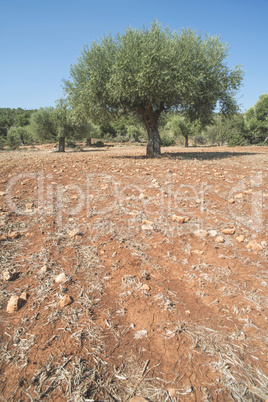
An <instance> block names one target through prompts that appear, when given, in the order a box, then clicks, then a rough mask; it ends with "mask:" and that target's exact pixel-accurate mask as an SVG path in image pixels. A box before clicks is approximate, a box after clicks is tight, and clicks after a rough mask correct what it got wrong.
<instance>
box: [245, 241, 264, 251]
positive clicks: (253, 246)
mask: <svg viewBox="0 0 268 402" xmlns="http://www.w3.org/2000/svg"><path fill="white" fill-rule="evenodd" d="M246 248H247V249H248V250H249V249H251V250H252V251H261V250H263V247H262V245H261V244H259V243H257V241H256V240H251V241H250V242H249V243H248V244H247V245H246Z"/></svg>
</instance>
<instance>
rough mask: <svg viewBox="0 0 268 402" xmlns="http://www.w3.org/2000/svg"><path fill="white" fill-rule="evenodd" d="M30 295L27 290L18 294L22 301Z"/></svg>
mask: <svg viewBox="0 0 268 402" xmlns="http://www.w3.org/2000/svg"><path fill="white" fill-rule="evenodd" d="M29 297H30V295H29V293H27V292H22V294H21V295H20V299H21V300H23V301H25V302H26V301H27V300H28V299H29Z"/></svg>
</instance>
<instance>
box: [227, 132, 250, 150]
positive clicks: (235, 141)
mask: <svg viewBox="0 0 268 402" xmlns="http://www.w3.org/2000/svg"><path fill="white" fill-rule="evenodd" d="M245 145H248V141H247V140H246V139H245V138H244V137H243V136H242V135H241V134H240V133H231V135H230V138H229V141H228V146H229V147H243V146H245Z"/></svg>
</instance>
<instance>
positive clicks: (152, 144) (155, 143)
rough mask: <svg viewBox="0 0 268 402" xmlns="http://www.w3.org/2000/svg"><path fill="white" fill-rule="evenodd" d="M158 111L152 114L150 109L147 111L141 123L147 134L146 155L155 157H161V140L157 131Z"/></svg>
mask: <svg viewBox="0 0 268 402" xmlns="http://www.w3.org/2000/svg"><path fill="white" fill-rule="evenodd" d="M159 116H160V111H157V112H153V110H152V109H147V110H145V111H144V114H143V121H144V123H145V126H146V130H147V133H148V144H147V152H146V155H147V156H149V157H152V158H153V157H155V156H158V155H161V139H160V135H159V131H158V119H159Z"/></svg>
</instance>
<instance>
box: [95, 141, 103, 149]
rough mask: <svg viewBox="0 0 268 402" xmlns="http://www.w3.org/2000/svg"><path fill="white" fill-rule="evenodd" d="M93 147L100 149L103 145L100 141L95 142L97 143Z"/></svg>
mask: <svg viewBox="0 0 268 402" xmlns="http://www.w3.org/2000/svg"><path fill="white" fill-rule="evenodd" d="M93 146H94V147H97V148H102V147H104V146H105V145H104V143H103V142H102V141H97V142H95V144H93Z"/></svg>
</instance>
